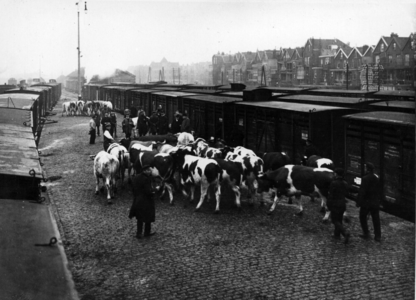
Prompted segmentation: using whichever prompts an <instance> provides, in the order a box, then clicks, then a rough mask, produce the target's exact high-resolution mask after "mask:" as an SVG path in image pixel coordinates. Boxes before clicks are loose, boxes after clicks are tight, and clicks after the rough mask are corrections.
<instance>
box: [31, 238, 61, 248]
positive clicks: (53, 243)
mask: <svg viewBox="0 0 416 300" xmlns="http://www.w3.org/2000/svg"><path fill="white" fill-rule="evenodd" d="M57 242H58V240H57V238H56V237H51V239H50V240H49V244H35V246H38V247H48V246H49V247H52V246H53V245H55V244H56V243H57Z"/></svg>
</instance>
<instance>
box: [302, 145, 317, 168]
mask: <svg viewBox="0 0 416 300" xmlns="http://www.w3.org/2000/svg"><path fill="white" fill-rule="evenodd" d="M305 143H306V145H305V149H304V152H303V153H304V154H303V159H302V164H303V165H305V166H306V161H307V160H308V158H309V157H311V156H312V155H320V154H319V150H318V148H316V147H315V145H314V144H313V143H312V141H311V140H309V139H308V140H306V141H305Z"/></svg>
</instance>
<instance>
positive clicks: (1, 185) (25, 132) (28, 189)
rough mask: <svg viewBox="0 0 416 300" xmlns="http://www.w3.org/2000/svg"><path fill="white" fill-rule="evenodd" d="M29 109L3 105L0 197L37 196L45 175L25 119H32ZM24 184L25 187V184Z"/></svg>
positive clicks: (0, 149)
mask: <svg viewBox="0 0 416 300" xmlns="http://www.w3.org/2000/svg"><path fill="white" fill-rule="evenodd" d="M30 118H31V116H30V111H28V110H23V109H15V108H4V107H2V108H0V156H1V158H2V161H3V164H5V165H7V167H5V168H1V170H0V198H3V199H30V200H37V199H38V197H39V194H40V190H39V184H40V181H41V180H42V179H43V171H42V168H41V166H40V161H39V154H38V151H37V143H36V142H35V140H34V137H33V133H32V130H31V129H30V127H27V126H24V125H23V123H24V120H28V119H30ZM22 187H24V188H22Z"/></svg>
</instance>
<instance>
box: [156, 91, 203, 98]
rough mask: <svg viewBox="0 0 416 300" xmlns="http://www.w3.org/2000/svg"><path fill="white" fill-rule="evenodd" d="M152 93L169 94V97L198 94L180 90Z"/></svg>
mask: <svg viewBox="0 0 416 300" xmlns="http://www.w3.org/2000/svg"><path fill="white" fill-rule="evenodd" d="M154 95H163V96H169V97H182V96H194V95H198V94H192V93H188V92H181V91H164V92H160V91H156V92H155V93H154Z"/></svg>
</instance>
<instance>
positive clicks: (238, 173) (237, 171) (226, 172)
mask: <svg viewBox="0 0 416 300" xmlns="http://www.w3.org/2000/svg"><path fill="white" fill-rule="evenodd" d="M214 160H215V161H216V162H217V163H218V165H219V166H220V167H221V170H222V171H221V176H220V182H221V183H225V184H227V185H228V186H229V187H230V188H231V189H232V190H233V192H234V194H235V204H236V206H237V208H238V209H240V208H241V201H240V198H241V192H240V186H241V184H242V182H243V174H244V170H243V165H242V164H241V163H240V162H235V161H228V160H224V159H221V158H214Z"/></svg>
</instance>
